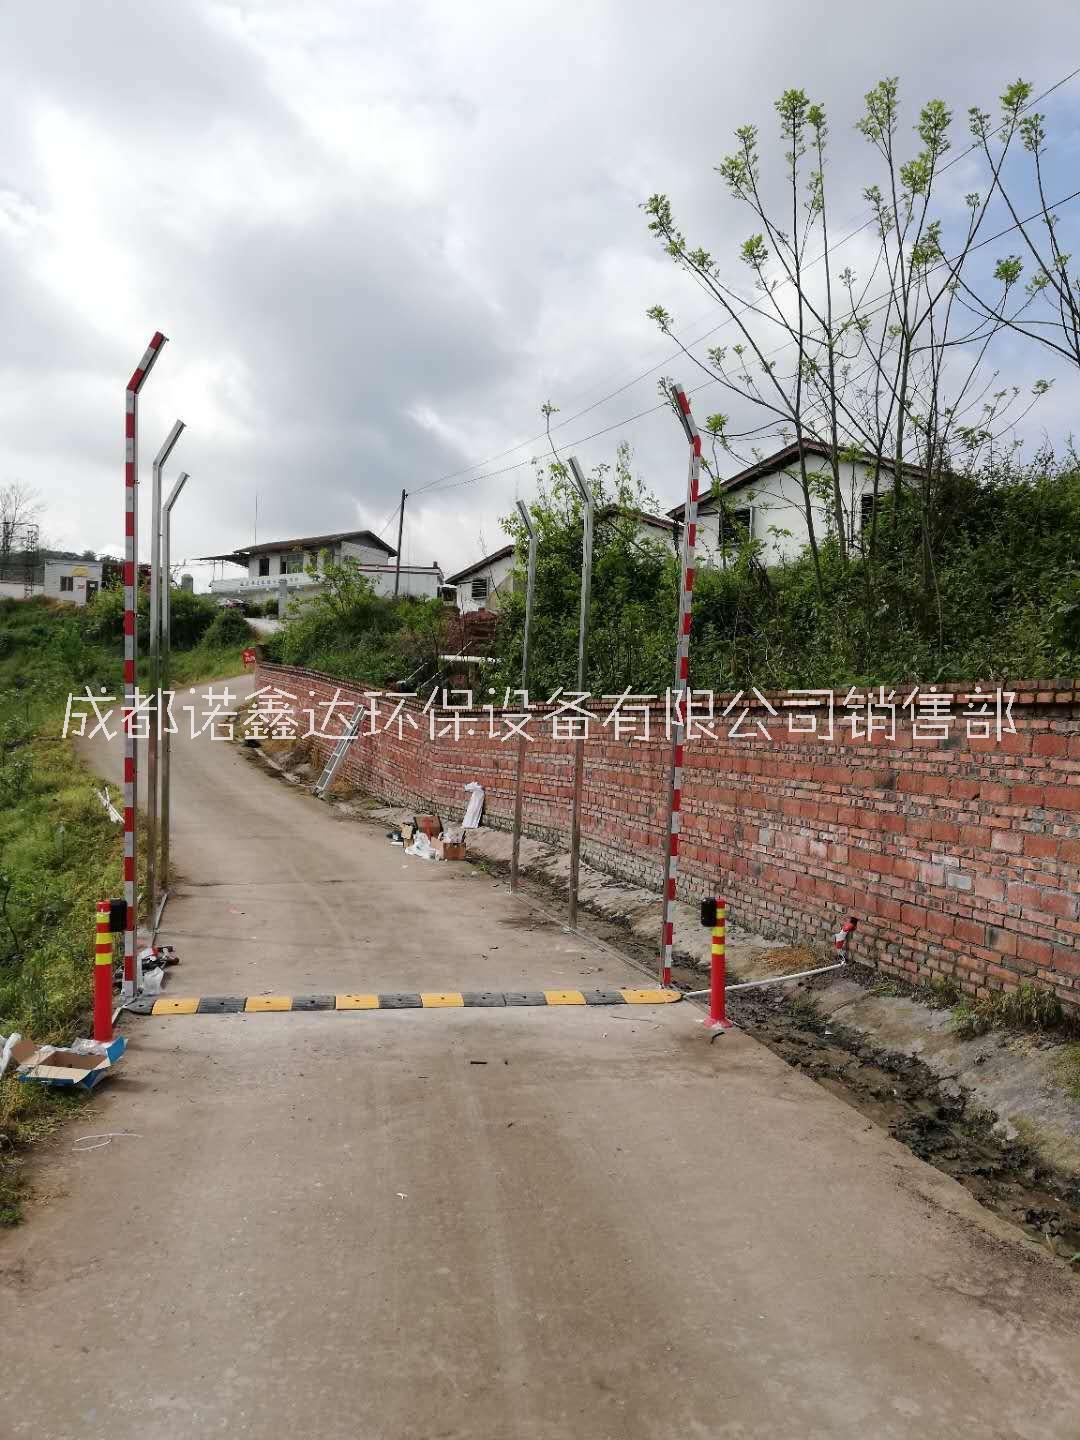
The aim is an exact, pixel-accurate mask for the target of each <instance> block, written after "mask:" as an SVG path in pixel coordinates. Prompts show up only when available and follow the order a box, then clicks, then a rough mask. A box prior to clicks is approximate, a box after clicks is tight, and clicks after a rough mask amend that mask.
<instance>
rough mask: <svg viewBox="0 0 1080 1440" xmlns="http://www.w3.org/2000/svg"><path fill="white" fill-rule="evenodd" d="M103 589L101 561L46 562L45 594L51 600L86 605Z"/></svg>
mask: <svg viewBox="0 0 1080 1440" xmlns="http://www.w3.org/2000/svg"><path fill="white" fill-rule="evenodd" d="M100 588H101V561H100V560H46V562H45V594H46V596H47V597H48V598H49V599H50V600H63V601H65V602H66V603H67V604H69V605H85V604H86V602H87V601H88V600H92V599H93V598H94V596H95V595H96V594H97V592H98V591H99V590H100Z"/></svg>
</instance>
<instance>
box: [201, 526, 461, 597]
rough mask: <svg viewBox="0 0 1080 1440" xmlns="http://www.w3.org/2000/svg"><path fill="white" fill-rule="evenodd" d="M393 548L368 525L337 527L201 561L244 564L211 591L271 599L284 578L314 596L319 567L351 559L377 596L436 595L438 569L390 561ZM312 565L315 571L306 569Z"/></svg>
mask: <svg viewBox="0 0 1080 1440" xmlns="http://www.w3.org/2000/svg"><path fill="white" fill-rule="evenodd" d="M396 554H397V551H396V550H395V549H394V547H393V546H392V545H388V544H387V543H386V541H385V540H380V539H379V537H378V535H374V534H372V532H371V531H370V530H341V531H338V532H336V533H335V534H332V535H305V536H301V537H299V538H298V539H295V540H271V541H267V542H266V543H264V544H260V545H242V546H241V547H240V548H239V549H237V550H234V551H232V552H231V553H230V554H228V555H203V556H201V557H200V558H201V559H203V560H214V561H220V562H223V563H225V564H229V565H237V566H240V567H242V568H243V570H244V571H245V572H246V574H244V575H241V576H236V577H231V576H222V577H220V578H217V579H214V580H211V582H210V593H211V594H212V595H218V596H222V597H225V596H228V597H231V598H233V599H238V600H245V599H247V600H250V599H259V598H260V597H263V596H265V597H266V598H267V599H269V598H270V597H271V596H273V595H277V594H278V592H279V589H280V586H281V582H282V580H283V579H284V581H285V584H286V587H287V589H288V590H289V592H290V593H293V592H300V593H305V594H311V595H315V594H317V593H318V591H319V588H320V585H321V581H320V579H319V572H321V571H322V570H323V569H324V568H325V566H326V565H327V564H328V563H329V564H340V563H341V561H343V560H354V561H356V563H357V564H358V565H359V567H360V570H361V571H362V573H363V574H364V575H365V576H366V577H367V578H368V579H369V580H370V581H371V582H372V584H373V585H374V587H375V590H376V591H377V592H378V593H379V594H380V595H392V594H393V593H394V581H395V575H396V578H397V582H398V593H399V594H401V595H423V596H427V597H428V598H429V599H434V598H436V597H437V596H438V594H439V590H440V587H441V586H442V584H443V576H442V570H441V569H440V568H439V566H438V564H437V563H432V564H431V565H402V566H400V567H395V565H394V564H393V563H392V562H393V559H394V557H395V556H396ZM309 570H314V571H315V572H316V573H315V575H314V576H312V575H310V574H309V573H308V571H309Z"/></svg>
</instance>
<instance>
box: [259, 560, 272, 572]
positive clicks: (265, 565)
mask: <svg viewBox="0 0 1080 1440" xmlns="http://www.w3.org/2000/svg"><path fill="white" fill-rule="evenodd" d="M259 574H260V575H269V574H270V556H269V555H260V556H259Z"/></svg>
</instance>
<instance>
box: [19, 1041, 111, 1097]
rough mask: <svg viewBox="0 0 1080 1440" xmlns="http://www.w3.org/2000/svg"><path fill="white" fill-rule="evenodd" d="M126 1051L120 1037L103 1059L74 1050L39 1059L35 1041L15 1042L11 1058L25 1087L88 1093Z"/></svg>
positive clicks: (97, 1054) (55, 1051) (60, 1051)
mask: <svg viewBox="0 0 1080 1440" xmlns="http://www.w3.org/2000/svg"><path fill="white" fill-rule="evenodd" d="M126 1049H127V1041H126V1040H125V1039H124V1037H123V1036H122V1035H118V1036H117V1037H116V1039H115V1040H113V1041H112V1043H111V1044H110V1045H109V1046H108V1048H107V1050H106V1052H105V1054H104V1055H102V1054H100V1053H93V1052H92V1053H90V1054H87V1055H83V1054H80V1052H79V1051H77V1050H53V1051H52V1053H51V1054H45V1055H42V1053H41V1050H42V1047H41V1046H40V1045H38V1043H37V1041H36V1040H19V1041H17V1042H16V1044H15V1045H14V1046H12V1050H11V1058H12V1060H13V1061H14V1062H15V1074H16V1076H17V1077H18V1079H19V1080H21V1081H23V1082H24V1083H26V1084H30V1083H36V1084H41V1085H59V1086H67V1087H75V1086H78V1088H79V1089H81V1090H92V1089H93V1088H94V1086H95V1085H96V1084H97V1083H98V1081H99V1080H101V1079H102V1078H103V1076H105V1075H106V1074H108V1072H109V1071H110V1070H111V1069H112V1067H113V1065H114V1064H115V1063H116V1061H117V1060H119V1059H120V1056H121V1055H123V1053H124V1051H125V1050H126Z"/></svg>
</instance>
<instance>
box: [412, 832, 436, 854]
mask: <svg viewBox="0 0 1080 1440" xmlns="http://www.w3.org/2000/svg"><path fill="white" fill-rule="evenodd" d="M405 854H406V855H415V856H416V857H417V859H419V860H434V859H435V846H434V845H432V843H431V841H430V840H429V839H428V837H427V836H426V835H425V834H424V832H423V830H418V831H417V832H416V836H415V838H414V840H413V842H412V844H411V845H409V846H407V847H406V850H405Z"/></svg>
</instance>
